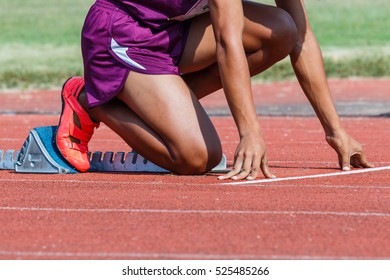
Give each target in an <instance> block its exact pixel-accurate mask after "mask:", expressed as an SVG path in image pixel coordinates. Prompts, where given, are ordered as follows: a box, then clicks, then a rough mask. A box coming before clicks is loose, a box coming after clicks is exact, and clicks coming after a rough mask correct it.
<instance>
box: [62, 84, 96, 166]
mask: <svg viewBox="0 0 390 280" xmlns="http://www.w3.org/2000/svg"><path fill="white" fill-rule="evenodd" d="M84 85H85V83H84V79H83V78H80V77H72V78H70V79H69V80H67V81H66V82H65V84H64V86H63V87H62V92H61V97H62V112H61V117H60V122H59V124H58V128H57V135H56V142H57V147H58V149H59V150H60V152H61V154H62V155H63V157H64V158H65V159H66V160H67V161H68V162H69V163H70V164H71V165H72V166H73V167H74V168H76V169H77V170H79V171H81V172H86V171H88V170H89V168H90V162H89V154H88V142H89V140H90V139H91V137H92V134H93V131H94V129H95V128H97V127H98V126H99V123H95V122H93V121H92V120H91V118H90V117H89V115H88V113H87V112H86V111H85V110H84V109H83V107H82V106H81V105H80V103H79V102H78V101H77V98H78V97H79V95H80V93H81V91H82V90H83V89H84ZM74 115H76V116H77V117H78V119H79V123H80V125H79V126H80V128H79V127H78V126H76V124H75V119H74Z"/></svg>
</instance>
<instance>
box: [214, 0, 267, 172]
mask: <svg viewBox="0 0 390 280" xmlns="http://www.w3.org/2000/svg"><path fill="white" fill-rule="evenodd" d="M209 8H210V17H211V23H212V26H213V30H214V34H215V40H216V46H217V62H218V65H219V71H220V74H221V81H222V85H223V89H224V92H225V95H226V99H227V102H228V104H229V107H230V110H231V112H232V115H233V118H234V120H235V122H236V125H237V128H238V131H239V135H240V144H239V146H238V147H237V150H236V154H235V161H234V167H233V170H232V171H231V172H229V173H228V174H227V175H225V176H221V177H220V178H221V179H228V178H232V179H244V178H247V179H254V178H256V177H257V176H258V173H259V171H260V169H261V171H262V172H263V174H264V175H265V176H266V177H269V178H271V177H274V176H273V175H272V174H271V172H270V171H269V168H268V163H267V157H266V147H265V143H264V140H263V137H262V134H261V129H260V126H259V122H258V120H257V115H256V109H255V105H254V102H253V96H252V89H251V82H250V73H249V67H248V63H247V59H246V55H245V50H244V47H243V44H242V35H243V29H244V14H243V7H242V3H241V0H209Z"/></svg>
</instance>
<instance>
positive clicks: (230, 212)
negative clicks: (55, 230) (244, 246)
mask: <svg viewBox="0 0 390 280" xmlns="http://www.w3.org/2000/svg"><path fill="white" fill-rule="evenodd" d="M0 211H19V212H24V211H30V212H65V213H66V212H68V213H69V212H83V213H143V214H206V215H215V214H218V215H289V216H293V215H313V216H315V215H317V216H357V217H390V213H380V212H336V211H299V210H298V211H293V210H292V211H262V210H222V209H215V210H214V209H131V208H128V209H126V208H44V207H42V208H40V207H6V206H2V207H0Z"/></svg>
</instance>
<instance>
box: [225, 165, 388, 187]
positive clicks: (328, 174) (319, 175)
mask: <svg viewBox="0 0 390 280" xmlns="http://www.w3.org/2000/svg"><path fill="white" fill-rule="evenodd" d="M383 170H390V166H383V167H376V168H367V169H359V170H351V171H339V172H334V173H325V174H315V175H306V176H296V177H285V178H275V179H261V180H253V181H240V182H232V183H222V185H230V186H233V185H236V186H237V185H253V184H259V183H273V182H282V181H293V180H304V179H314V178H323V177H335V176H346V175H354V174H360V173H370V172H377V171H383ZM389 182H390V178H389Z"/></svg>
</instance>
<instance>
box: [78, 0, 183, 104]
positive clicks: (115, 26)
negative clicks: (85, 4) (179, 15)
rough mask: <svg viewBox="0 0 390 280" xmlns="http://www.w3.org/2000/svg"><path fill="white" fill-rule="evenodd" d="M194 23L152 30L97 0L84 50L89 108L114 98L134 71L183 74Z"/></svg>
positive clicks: (88, 20) (84, 31)
mask: <svg viewBox="0 0 390 280" xmlns="http://www.w3.org/2000/svg"><path fill="white" fill-rule="evenodd" d="M189 26H190V21H182V22H180V21H172V23H171V24H169V25H165V26H163V27H162V28H161V29H160V28H159V29H151V28H149V27H147V26H146V25H144V24H142V22H139V21H137V19H136V18H135V17H132V15H131V14H130V13H129V12H128V11H127V10H126V8H125V7H124V6H122V5H121V4H120V3H116V2H110V1H107V0H97V1H96V3H95V4H94V5H93V6H92V7H91V9H90V10H89V12H88V15H87V17H86V20H85V23H84V26H83V29H82V39H81V48H82V54H83V61H84V76H85V84H86V92H87V98H88V104H89V107H95V106H98V105H101V104H104V103H105V102H107V101H109V100H111V99H112V98H114V97H115V96H116V95H117V94H118V92H119V91H120V90H121V89H122V87H123V86H124V83H125V81H126V79H127V76H128V74H129V72H130V70H133V71H136V72H139V73H145V74H174V75H179V71H178V67H177V64H178V63H179V60H180V58H181V55H182V53H183V50H184V47H185V43H186V40H187V36H188V33H189Z"/></svg>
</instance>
